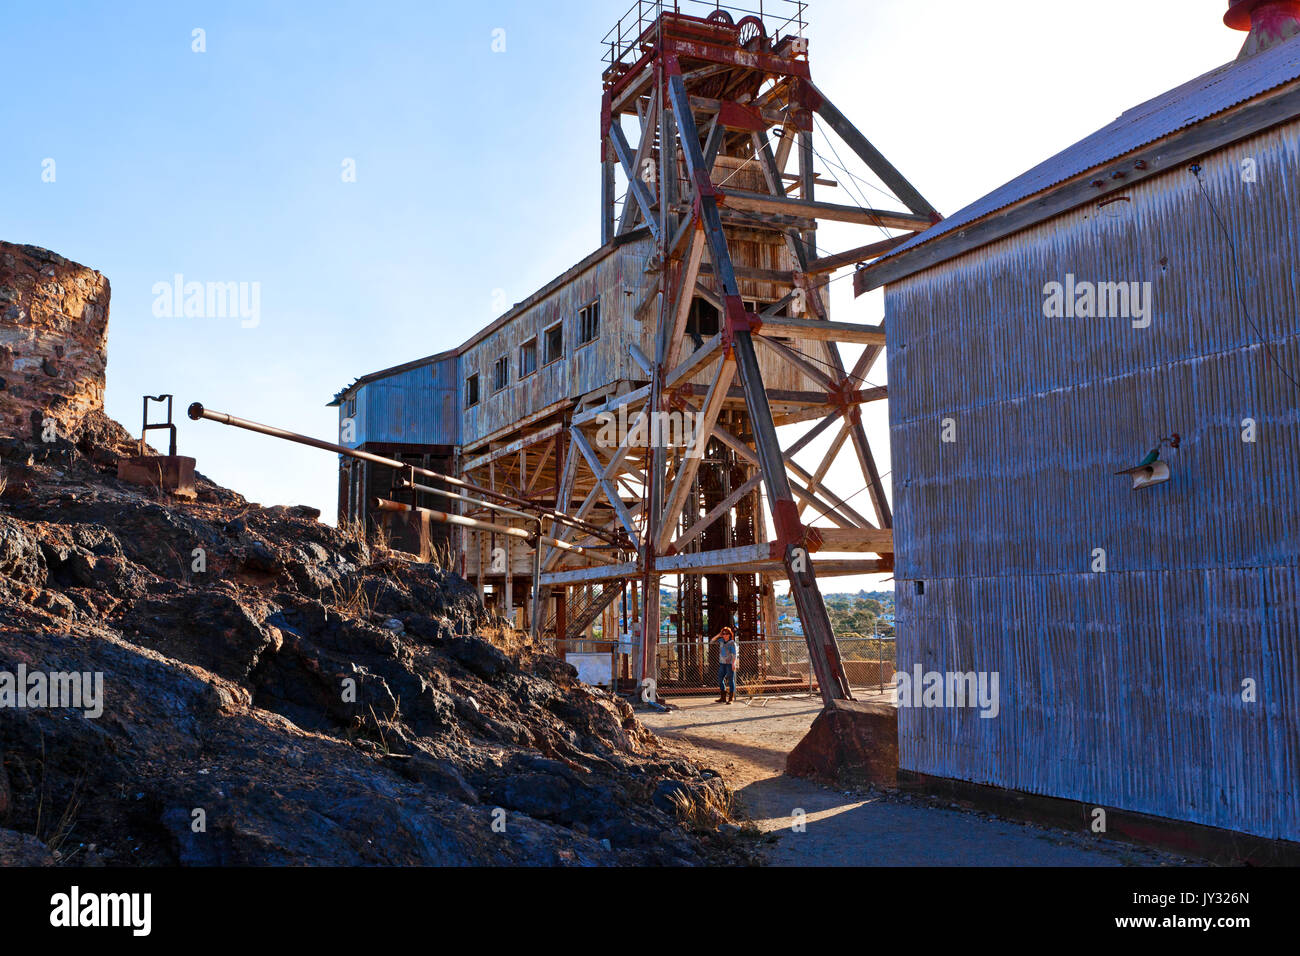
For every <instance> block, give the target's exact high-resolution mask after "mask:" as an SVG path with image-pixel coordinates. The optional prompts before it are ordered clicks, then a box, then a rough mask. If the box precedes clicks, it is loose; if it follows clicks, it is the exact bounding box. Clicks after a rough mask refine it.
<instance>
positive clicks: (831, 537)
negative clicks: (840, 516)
mask: <svg viewBox="0 0 1300 956" xmlns="http://www.w3.org/2000/svg"><path fill="white" fill-rule="evenodd" d="M817 533H818V534H819V535H821V537H822V546H821V549H820V551H819V553H823V554H824V553H828V552H829V553H833V554H838V553H843V552H855V551H873V552H875V553H876V554H893V553H894V531H893V529H892V528H818V529H817Z"/></svg>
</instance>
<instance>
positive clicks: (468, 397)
mask: <svg viewBox="0 0 1300 956" xmlns="http://www.w3.org/2000/svg"><path fill="white" fill-rule="evenodd" d="M477 404H478V372H475V373H474V374H473V375H471V376H470V377H469V378H467V379H465V407H466V408H473V407H474V406H475V405H477Z"/></svg>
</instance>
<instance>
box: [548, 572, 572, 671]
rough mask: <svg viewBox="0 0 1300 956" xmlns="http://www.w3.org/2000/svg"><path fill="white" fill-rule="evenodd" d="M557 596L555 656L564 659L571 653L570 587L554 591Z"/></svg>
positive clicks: (553, 593)
mask: <svg viewBox="0 0 1300 956" xmlns="http://www.w3.org/2000/svg"><path fill="white" fill-rule="evenodd" d="M551 593H552V595H553V596H554V598H555V656H556V657H558V658H559V659H560V660H564V658H565V655H567V654H568V653H569V640H568V633H569V589H568V588H559V589H558V590H555V591H552V592H551Z"/></svg>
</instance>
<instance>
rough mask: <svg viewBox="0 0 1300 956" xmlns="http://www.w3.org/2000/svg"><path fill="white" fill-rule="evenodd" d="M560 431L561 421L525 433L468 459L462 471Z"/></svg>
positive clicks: (506, 454)
mask: <svg viewBox="0 0 1300 956" xmlns="http://www.w3.org/2000/svg"><path fill="white" fill-rule="evenodd" d="M562 431H564V423H563V422H556V423H555V424H554V425H548V426H546V427H545V428H543V429H541V430H540V431H536V432H533V433H532V434H531V435H525V436H524V437H523V438H520V439H518V440H516V441H512V442H510V444H508V445H503V446H502V447H500V448H498V449H497V450H496V451H493V452H489V453H488V454H486V455H480V456H479V457H477V458H472V459H470V460H469V461H468V462H466V463H465V467H464V468H463V469H462V472H463V473H465V474H468V473H469V472H471V471H474V470H475V469H476V468H482V467H483V466H484V465H487V464H489V463H490V462H494V461H499V460H500V459H502V458H507V457H509V456H510V455H513V454H515V453H516V452H518V451H520V450H522V449H524V448H527V447H528V446H529V445H535V444H537V443H538V442H539V441H546V440H547V439H548V438H554V437H555V436H556V435H558V434H559V433H560V432H562Z"/></svg>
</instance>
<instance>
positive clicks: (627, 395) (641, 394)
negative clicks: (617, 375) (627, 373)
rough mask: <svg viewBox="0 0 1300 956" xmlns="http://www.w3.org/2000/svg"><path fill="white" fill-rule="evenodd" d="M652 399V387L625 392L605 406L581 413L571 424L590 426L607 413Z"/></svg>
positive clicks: (645, 386)
mask: <svg viewBox="0 0 1300 956" xmlns="http://www.w3.org/2000/svg"><path fill="white" fill-rule="evenodd" d="M649 397H650V386H649V385H642V386H641V387H640V388H636V389H633V390H632V391H630V392H624V393H623V394H622V395H619V396H618V397H617V398H611V399H610V400H609V401H607V402H605V404H603V405H597V406H596V407H595V408H589V409H587V410H586V411H585V412H579V413H578V414H576V415H574V416H573V420H572V421H571V422H570V424H572V425H589V424H591V423H592V422H594V421H595V420H596V419H597V418H599V417H600V416H601V415H603V414H604V413H606V412H617V411H618V410H619V409H620V408H622V407H623V406H624V405H631V404H633V403H634V402H640V401H644V400H645V399H647V398H649Z"/></svg>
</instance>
